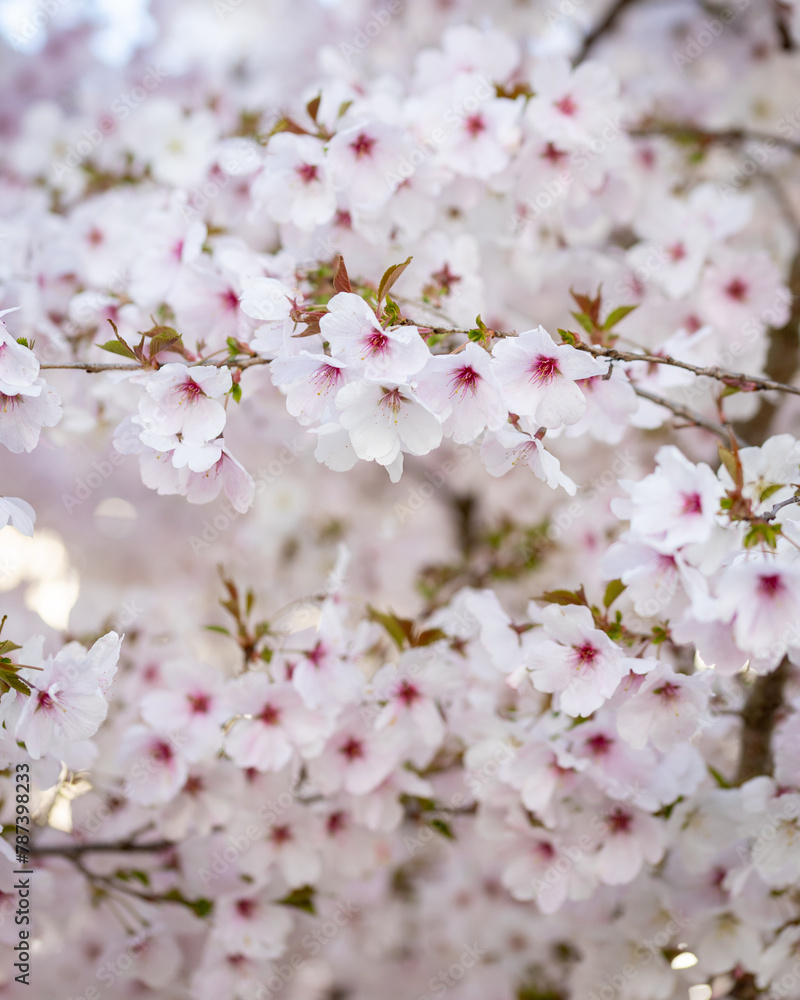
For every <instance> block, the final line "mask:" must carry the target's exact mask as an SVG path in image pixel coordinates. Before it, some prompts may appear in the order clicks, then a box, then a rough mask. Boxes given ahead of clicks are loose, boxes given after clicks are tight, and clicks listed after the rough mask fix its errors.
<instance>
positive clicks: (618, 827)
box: [608, 809, 633, 833]
mask: <svg viewBox="0 0 800 1000" xmlns="http://www.w3.org/2000/svg"><path fill="white" fill-rule="evenodd" d="M632 823H633V816H631V814H630V813H628V812H625V810H624V809H615V810H614V811H613V812H612V813H610V814H609V816H608V825H609V827H610V828H611V832H612V833H629V832H630V828H631V824H632Z"/></svg>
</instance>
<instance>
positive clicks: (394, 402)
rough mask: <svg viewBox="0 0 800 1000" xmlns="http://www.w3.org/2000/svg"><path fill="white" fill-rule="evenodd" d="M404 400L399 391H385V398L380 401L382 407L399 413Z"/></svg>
mask: <svg viewBox="0 0 800 1000" xmlns="http://www.w3.org/2000/svg"><path fill="white" fill-rule="evenodd" d="M403 402H404V399H403V396H402V395H401V394H400V390H399V389H384V390H383V398H382V399H381V401H380V405H381V406H385V407H386V408H387V409H392V410H394V411H395V413H397V411H398V410H399V409H400V407H401V406H402V405H403Z"/></svg>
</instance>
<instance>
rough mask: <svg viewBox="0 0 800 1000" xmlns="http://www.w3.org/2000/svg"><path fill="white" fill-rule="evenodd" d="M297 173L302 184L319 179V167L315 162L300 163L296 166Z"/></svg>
mask: <svg viewBox="0 0 800 1000" xmlns="http://www.w3.org/2000/svg"><path fill="white" fill-rule="evenodd" d="M297 173H298V174H299V176H300V179H301V180H302V182H303V183H304V184H310V183H311V182H312V181H316V180H319V168H318V167H317V165H316V164H315V163H301V164H300V166H299V167H297Z"/></svg>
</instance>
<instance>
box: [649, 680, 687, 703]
mask: <svg viewBox="0 0 800 1000" xmlns="http://www.w3.org/2000/svg"><path fill="white" fill-rule="evenodd" d="M653 694H657V695H658V697H659V698H663V699H664V701H678V699H679V698H680V696H681V689H680V687H678V685H677V684H673V683H672V681H667V683H666V684H662V685H661V687H658V688H655V689H654V691H653Z"/></svg>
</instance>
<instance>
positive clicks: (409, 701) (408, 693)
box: [396, 681, 422, 706]
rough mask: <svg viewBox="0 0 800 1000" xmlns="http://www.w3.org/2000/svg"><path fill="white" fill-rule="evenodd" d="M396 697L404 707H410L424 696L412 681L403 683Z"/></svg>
mask: <svg viewBox="0 0 800 1000" xmlns="http://www.w3.org/2000/svg"><path fill="white" fill-rule="evenodd" d="M396 697H397V698H398V700H399V701H402V702H403V704H404V705H406V706H408V705H413V704H414V702H415V701H419V700H420V698H421V697H422V695H421V694H420V693H419V689H418V688H417V687H415V686H414V685H413V684H412V683H411V682H410V681H402V682H401V684H400V686H399V687H398V689H397V695H396Z"/></svg>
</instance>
